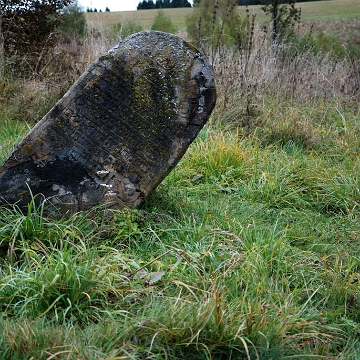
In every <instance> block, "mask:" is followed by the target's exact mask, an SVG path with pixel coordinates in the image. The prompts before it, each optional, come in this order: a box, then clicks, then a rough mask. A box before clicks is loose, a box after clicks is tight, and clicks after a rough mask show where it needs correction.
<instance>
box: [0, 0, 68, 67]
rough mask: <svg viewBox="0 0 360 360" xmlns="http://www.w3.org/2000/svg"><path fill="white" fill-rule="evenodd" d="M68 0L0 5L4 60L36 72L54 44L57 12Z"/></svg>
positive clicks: (24, 0) (8, 0) (6, 0)
mask: <svg viewBox="0 0 360 360" xmlns="http://www.w3.org/2000/svg"><path fill="white" fill-rule="evenodd" d="M71 2H72V0H2V1H0V24H1V26H0V32H1V35H0V39H2V44H0V45H1V46H2V47H3V51H4V56H5V57H10V56H12V57H13V59H15V60H14V61H15V62H16V61H17V62H21V61H22V62H23V63H24V61H25V60H24V57H26V63H27V64H28V65H30V67H31V70H32V71H34V72H37V71H38V69H39V67H40V66H41V64H42V62H43V61H44V58H45V55H46V53H47V52H48V51H49V49H50V48H51V47H52V46H53V45H54V43H55V41H56V29H57V28H58V26H59V25H60V23H61V21H62V17H63V14H62V13H61V10H62V9H63V8H64V7H65V6H67V5H69V4H70V3H71Z"/></svg>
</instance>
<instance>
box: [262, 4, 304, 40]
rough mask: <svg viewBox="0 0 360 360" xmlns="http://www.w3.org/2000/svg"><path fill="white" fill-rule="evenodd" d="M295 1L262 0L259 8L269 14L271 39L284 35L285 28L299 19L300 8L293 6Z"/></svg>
mask: <svg viewBox="0 0 360 360" xmlns="http://www.w3.org/2000/svg"><path fill="white" fill-rule="evenodd" d="M295 2H296V0H263V5H262V6H261V9H262V10H263V11H265V13H266V14H268V15H269V14H270V15H271V22H272V39H273V41H276V40H277V39H278V37H282V36H283V35H285V32H286V29H288V28H291V27H293V26H294V25H295V23H296V22H297V21H299V20H300V14H301V10H300V9H296V8H295Z"/></svg>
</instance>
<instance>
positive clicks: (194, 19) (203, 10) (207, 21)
mask: <svg viewBox="0 0 360 360" xmlns="http://www.w3.org/2000/svg"><path fill="white" fill-rule="evenodd" d="M253 20H254V18H253ZM253 24H254V21H253V22H251V20H250V17H249V15H247V16H246V17H245V18H243V17H242V16H241V15H240V13H239V11H238V9H237V1H234V0H219V1H216V2H214V1H211V0H203V1H201V2H200V4H198V5H196V6H195V8H194V11H193V12H192V14H191V15H190V16H189V17H188V18H187V19H186V29H187V33H188V35H189V36H190V38H191V39H192V40H193V41H194V42H195V45H196V46H197V47H200V48H202V50H203V51H205V52H206V49H207V48H211V52H212V55H214V54H215V53H216V51H217V50H218V49H219V47H220V46H222V45H231V46H236V47H237V48H238V49H248V48H249V47H251V44H252V40H251V39H252V35H253Z"/></svg>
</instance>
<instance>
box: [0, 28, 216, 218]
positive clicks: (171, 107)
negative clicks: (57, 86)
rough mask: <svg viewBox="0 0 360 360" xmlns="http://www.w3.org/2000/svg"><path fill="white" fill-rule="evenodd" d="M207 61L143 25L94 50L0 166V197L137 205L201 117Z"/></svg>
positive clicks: (210, 96) (210, 102)
mask: <svg viewBox="0 0 360 360" xmlns="http://www.w3.org/2000/svg"><path fill="white" fill-rule="evenodd" d="M215 101H216V91H215V82H214V77H213V73H212V70H211V67H210V65H209V63H208V62H207V60H206V59H205V57H204V56H203V55H202V54H201V53H199V52H198V51H197V50H196V49H195V48H194V47H193V46H191V45H190V44H188V43H186V42H185V41H183V40H182V39H180V38H178V37H175V36H173V35H171V34H167V33H162V32H156V31H144V32H141V33H137V34H134V35H132V36H130V37H129V38H127V39H125V40H124V41H123V42H121V43H120V44H119V45H117V46H115V47H114V48H113V49H111V50H109V51H108V52H107V53H105V54H104V55H102V56H101V57H100V58H99V59H98V60H97V61H96V62H95V63H94V64H92V65H91V66H90V67H89V68H88V69H87V70H86V71H85V73H84V74H83V75H82V76H81V77H80V78H79V79H78V81H77V82H76V83H75V84H74V85H73V86H72V87H71V88H70V90H69V91H68V92H67V93H66V94H65V95H64V97H63V98H62V99H61V100H60V101H59V102H58V103H57V104H56V105H55V107H54V108H53V109H52V110H51V111H50V112H49V113H48V114H47V115H46V116H45V117H44V118H43V119H42V120H41V121H40V122H39V123H38V124H37V125H36V126H35V127H34V128H33V129H32V130H31V131H30V133H29V134H28V135H27V136H26V137H25V139H24V140H23V141H22V142H21V143H20V144H19V145H18V147H17V148H16V149H15V150H14V151H13V152H12V153H11V154H10V155H9V157H8V158H7V159H6V160H5V162H4V163H3V165H2V167H1V168H0V203H3V204H9V203H10V204H13V203H18V204H20V206H23V205H26V204H27V203H28V202H29V200H30V198H31V194H30V190H31V193H32V194H33V195H35V194H39V193H40V194H43V196H45V197H46V198H49V201H50V202H51V203H52V204H53V205H54V206H55V207H56V208H58V209H60V211H61V212H65V211H71V212H73V211H79V210H83V209H87V208H89V207H91V206H94V205H96V204H99V203H103V202H108V203H110V204H111V205H116V206H118V207H123V206H128V207H131V208H134V207H136V206H137V205H139V204H140V203H141V202H142V201H143V200H144V199H145V198H146V197H147V196H148V195H149V194H150V193H151V192H152V191H153V190H154V189H155V188H156V186H157V185H158V184H159V183H160V182H161V181H162V180H163V179H164V178H165V177H166V175H167V174H168V173H169V172H170V171H171V170H172V169H173V168H174V166H175V165H176V164H177V162H178V161H179V160H180V158H181V157H182V156H183V154H184V153H185V151H186V149H187V148H188V146H189V145H190V143H191V142H192V141H193V140H194V139H195V137H196V135H197V134H198V132H199V131H200V129H201V128H202V126H203V125H204V124H205V123H206V121H207V120H208V118H209V116H210V114H211V111H212V109H213V107H214V105H215Z"/></svg>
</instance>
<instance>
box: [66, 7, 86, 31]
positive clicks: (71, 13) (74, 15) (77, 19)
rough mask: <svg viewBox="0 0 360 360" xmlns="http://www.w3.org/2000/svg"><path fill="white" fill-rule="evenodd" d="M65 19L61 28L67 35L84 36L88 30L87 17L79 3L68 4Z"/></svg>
mask: <svg viewBox="0 0 360 360" xmlns="http://www.w3.org/2000/svg"><path fill="white" fill-rule="evenodd" d="M63 15H64V18H63V21H62V23H61V24H60V26H59V30H60V31H61V32H62V33H63V34H66V35H74V36H84V35H85V34H86V31H87V25H86V17H85V13H84V11H83V10H82V8H81V7H80V6H79V5H78V4H76V3H75V4H73V5H70V6H67V7H66V8H65V9H64V10H63Z"/></svg>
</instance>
